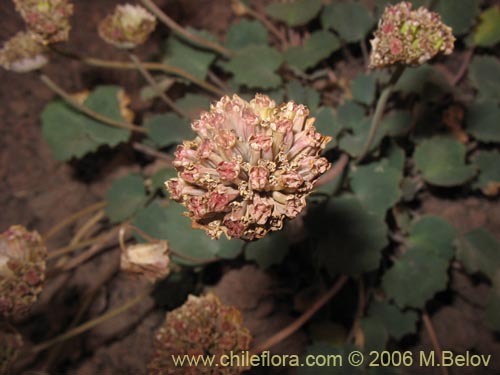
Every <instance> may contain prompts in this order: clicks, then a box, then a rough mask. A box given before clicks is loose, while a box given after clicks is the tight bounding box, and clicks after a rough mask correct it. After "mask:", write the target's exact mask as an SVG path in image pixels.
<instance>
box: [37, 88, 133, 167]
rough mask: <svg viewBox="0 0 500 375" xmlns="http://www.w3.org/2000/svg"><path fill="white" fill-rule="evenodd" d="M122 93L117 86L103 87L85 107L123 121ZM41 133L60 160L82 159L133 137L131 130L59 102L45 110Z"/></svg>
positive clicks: (91, 94) (85, 103)
mask: <svg viewBox="0 0 500 375" xmlns="http://www.w3.org/2000/svg"><path fill="white" fill-rule="evenodd" d="M121 92H122V90H121V88H120V87H117V86H100V87H98V88H96V89H95V90H94V91H93V92H92V93H90V95H89V96H88V97H87V98H86V100H85V101H84V105H85V106H87V107H88V108H90V109H91V110H93V111H95V112H97V113H99V114H101V115H104V116H106V117H109V118H111V119H113V120H117V121H124V119H123V117H122V115H121V112H120V102H119V95H121V94H120V93H121ZM42 134H43V137H44V138H45V140H46V141H47V143H48V144H49V146H50V148H51V150H52V154H53V155H54V158H55V159H57V160H70V159H71V158H73V157H81V156H84V155H85V154H87V153H89V152H92V151H96V150H97V149H98V148H99V147H100V146H102V145H108V146H116V145H117V144H119V143H120V142H125V141H127V140H128V138H129V137H130V131H129V130H127V129H120V128H116V127H113V126H110V125H107V124H103V123H101V122H98V121H96V120H94V119H92V118H90V117H88V116H87V115H84V114H82V113H81V112H78V111H77V110H75V109H73V108H72V107H70V106H68V105H67V104H65V103H63V102H61V101H59V100H55V101H53V102H51V103H49V104H48V105H47V106H46V107H45V109H44V111H43V113H42Z"/></svg>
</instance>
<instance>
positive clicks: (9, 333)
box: [0, 323, 23, 374]
mask: <svg viewBox="0 0 500 375" xmlns="http://www.w3.org/2000/svg"><path fill="white" fill-rule="evenodd" d="M22 346H23V338H22V337H21V335H20V334H19V333H18V332H17V331H16V330H15V329H14V328H12V327H11V326H10V325H7V324H5V323H0V374H8V373H9V371H10V367H11V365H12V363H13V362H14V361H15V360H16V357H17V355H18V353H19V351H20V350H21V347H22Z"/></svg>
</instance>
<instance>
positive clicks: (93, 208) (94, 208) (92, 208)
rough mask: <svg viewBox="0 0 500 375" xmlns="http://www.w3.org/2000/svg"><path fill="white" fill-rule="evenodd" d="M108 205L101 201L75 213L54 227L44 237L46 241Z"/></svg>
mask: <svg viewBox="0 0 500 375" xmlns="http://www.w3.org/2000/svg"><path fill="white" fill-rule="evenodd" d="M106 205H107V202H105V201H101V202H97V203H94V204H92V205H90V206H88V207H85V208H84V209H82V210H80V211H78V212H75V213H74V214H72V215H70V216H68V217H66V218H64V219H63V220H62V221H60V222H59V223H57V224H56V225H54V226H53V227H52V228H51V229H50V230H49V231H48V232H47V234H46V235H45V236H43V238H44V240H45V241H47V240H48V239H50V238H52V237H53V236H54V235H55V234H57V233H58V232H59V231H61V230H62V229H64V228H65V227H67V226H68V225H70V224H72V223H73V222H75V221H76V220H78V219H79V218H81V217H82V216H85V215H87V214H89V213H91V212H94V211H97V210H100V209H101V208H103V207H105V206H106Z"/></svg>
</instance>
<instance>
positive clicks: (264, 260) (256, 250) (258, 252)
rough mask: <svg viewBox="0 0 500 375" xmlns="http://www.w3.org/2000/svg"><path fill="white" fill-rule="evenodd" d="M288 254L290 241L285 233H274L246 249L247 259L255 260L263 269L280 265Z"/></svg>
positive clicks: (252, 243) (251, 243) (249, 244)
mask: <svg viewBox="0 0 500 375" xmlns="http://www.w3.org/2000/svg"><path fill="white" fill-rule="evenodd" d="M287 253H288V240H287V237H286V235H285V233H284V232H283V231H280V232H273V233H270V234H268V235H267V236H265V237H264V238H262V239H260V240H258V241H253V242H250V243H248V244H247V246H246V247H245V259H246V260H249V261H252V260H254V261H255V262H257V264H258V265H259V266H260V267H262V268H268V267H270V266H272V265H273V264H280V263H281V262H282V261H283V259H285V256H286V254H287Z"/></svg>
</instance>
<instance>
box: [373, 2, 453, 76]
mask: <svg viewBox="0 0 500 375" xmlns="http://www.w3.org/2000/svg"><path fill="white" fill-rule="evenodd" d="M370 42H371V45H372V53H371V55H370V67H371V68H382V67H386V66H390V65H394V64H404V65H410V66H415V65H421V64H423V63H425V62H426V61H428V60H430V59H431V58H433V57H434V56H436V55H437V54H438V53H444V54H445V55H449V54H450V53H452V52H453V45H454V42H455V37H454V36H453V34H452V30H451V28H450V27H448V26H446V25H445V24H444V23H443V22H442V21H441V16H440V15H439V14H437V13H434V12H431V11H429V10H427V9H426V8H424V7H420V8H418V9H417V10H412V4H411V3H409V2H406V1H403V2H401V3H398V4H396V5H388V6H387V7H386V8H385V11H384V14H383V15H382V18H381V19H380V21H379V25H378V29H377V31H375V37H374V38H373V39H372V40H371V41H370Z"/></svg>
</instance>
